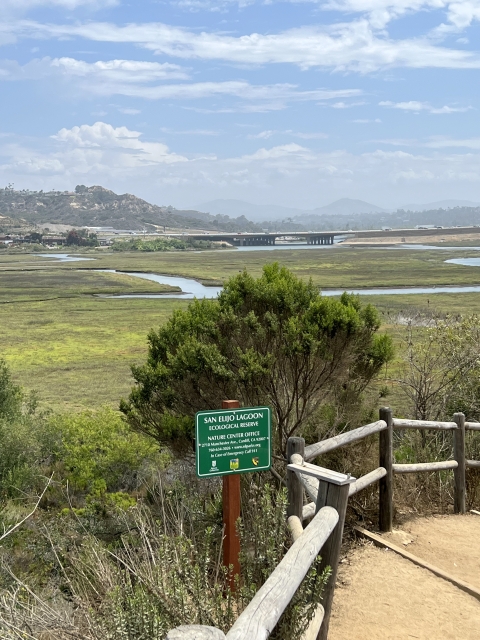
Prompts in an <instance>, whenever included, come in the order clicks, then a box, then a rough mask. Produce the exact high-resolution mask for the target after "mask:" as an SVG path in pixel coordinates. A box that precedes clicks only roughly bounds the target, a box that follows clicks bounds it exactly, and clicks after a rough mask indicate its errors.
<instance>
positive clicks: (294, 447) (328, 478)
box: [166, 408, 480, 640]
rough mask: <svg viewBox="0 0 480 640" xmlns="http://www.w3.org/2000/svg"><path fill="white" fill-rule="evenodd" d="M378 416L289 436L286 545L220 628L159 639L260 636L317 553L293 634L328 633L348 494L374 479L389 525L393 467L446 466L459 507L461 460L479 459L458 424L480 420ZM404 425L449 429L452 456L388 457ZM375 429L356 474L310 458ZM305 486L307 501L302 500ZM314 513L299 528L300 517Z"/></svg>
mask: <svg viewBox="0 0 480 640" xmlns="http://www.w3.org/2000/svg"><path fill="white" fill-rule="evenodd" d="M379 418H380V419H379V420H378V421H376V422H373V423H372V424H368V425H365V426H363V427H359V428H358V429H353V430H352V431H347V432H345V433H342V434H340V435H337V436H334V437H333V438H328V439H327V440H323V441H322V442H317V443H316V444H312V445H309V446H307V447H306V446H305V441H304V440H303V438H295V437H294V438H289V440H288V444H287V487H288V510H287V516H288V524H289V527H290V530H291V532H292V536H293V540H294V542H293V545H292V546H291V548H290V549H289V550H288V552H287V553H286V555H285V557H284V558H283V560H282V561H281V562H280V564H279V565H278V566H277V567H276V568H275V570H274V571H273V573H272V574H271V575H270V577H269V578H268V579H267V581H266V582H265V584H264V585H263V586H262V587H261V588H260V589H259V591H258V592H257V594H256V595H255V597H254V598H253V600H252V601H251V602H250V604H249V605H248V606H247V607H246V609H245V610H244V611H243V612H242V613H241V614H240V616H239V617H238V619H237V621H236V622H235V624H234V625H233V627H232V628H231V629H230V631H228V633H227V634H226V635H225V634H224V633H223V632H222V631H220V630H219V629H215V628H213V627H203V626H198V625H188V626H181V627H177V628H176V629H173V630H172V631H170V632H169V634H168V635H167V639H166V640H221V639H223V640H266V639H267V638H268V637H269V635H270V633H271V632H272V630H273V629H274V627H275V625H276V624H277V622H278V620H279V619H280V617H281V615H282V613H283V612H284V610H285V609H286V608H287V606H288V605H289V603H290V601H291V599H292V598H293V596H294V595H295V592H296V591H297V589H298V587H299V586H300V584H301V583H302V580H303V579H304V577H305V576H306V574H307V572H308V570H309V569H310V567H311V566H312V564H313V562H314V561H315V559H316V558H317V556H318V554H321V564H320V570H322V569H323V568H325V567H330V568H331V574H330V577H329V579H328V581H327V583H326V586H325V590H324V593H323V598H322V605H321V606H319V608H318V610H317V612H316V615H315V617H314V618H313V620H312V621H311V623H310V625H309V628H308V629H307V631H306V632H305V633H304V635H303V637H302V638H301V639H300V640H327V638H328V628H329V622H330V613H331V608H332V602H333V593H334V589H335V582H336V576H337V569H338V563H339V558H340V549H341V544H342V536H343V526H344V522H345V513H346V509H347V504H348V498H349V497H350V496H353V495H355V494H356V493H358V492H359V491H362V490H363V489H365V488H366V487H368V486H370V485H371V484H373V483H376V482H378V483H379V529H380V531H384V532H387V531H391V529H392V520H393V479H394V475H395V474H397V473H419V472H425V471H428V472H432V471H444V470H453V473H454V505H453V506H454V512H455V513H465V510H466V504H465V503H466V483H465V473H466V469H467V468H478V469H480V461H476V460H467V459H466V457H465V431H468V430H472V431H480V423H476V422H466V421H465V416H464V415H463V413H456V414H455V415H454V416H453V421H452V422H433V421H425V420H402V419H396V418H394V417H393V413H392V410H391V409H389V408H383V409H380V416H379ZM405 429H433V430H441V431H452V433H453V447H452V459H451V460H445V461H442V462H425V463H418V464H395V463H394V462H393V432H394V430H405ZM376 433H378V434H379V466H378V467H377V468H376V469H374V470H373V471H371V472H370V473H367V474H366V475H364V476H362V477H361V478H359V479H358V480H357V479H355V478H354V477H352V476H351V475H350V474H342V473H338V472H336V471H332V470H330V469H325V468H323V467H319V466H317V465H314V464H311V461H312V460H314V459H315V458H317V457H318V456H319V455H322V454H325V453H328V452H330V451H334V450H335V449H338V448H340V447H343V446H346V445H348V444H351V443H353V442H358V441H359V440H362V439H363V438H366V437H368V436H371V435H373V434H376ZM305 494H306V495H307V496H308V497H309V499H310V500H311V502H309V503H307V504H305V497H304V496H305ZM310 518H313V519H312V520H311V522H310V523H309V524H308V525H307V526H306V527H305V529H304V528H303V522H304V521H305V520H309V519H310Z"/></svg>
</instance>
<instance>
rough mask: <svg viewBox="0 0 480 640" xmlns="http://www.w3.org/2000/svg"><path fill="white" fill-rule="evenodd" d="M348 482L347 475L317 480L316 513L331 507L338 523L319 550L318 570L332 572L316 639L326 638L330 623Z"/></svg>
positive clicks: (323, 639)
mask: <svg viewBox="0 0 480 640" xmlns="http://www.w3.org/2000/svg"><path fill="white" fill-rule="evenodd" d="M350 484H351V480H350V479H349V478H348V477H347V476H345V480H343V481H341V482H340V483H339V484H333V483H332V482H327V481H325V480H319V484H318V497H317V505H316V513H318V511H319V510H320V509H322V508H323V507H333V508H334V509H335V510H336V511H337V513H338V523H337V526H336V527H335V529H334V530H333V531H332V533H331V534H330V537H329V538H328V540H327V542H326V543H325V544H324V545H323V549H322V551H321V562H320V571H323V570H324V569H325V567H330V568H331V570H332V573H331V575H330V577H329V579H328V581H327V584H326V585H325V589H324V591H323V598H322V605H323V608H324V609H325V615H324V617H323V622H322V626H321V627H320V631H319V632H318V636H317V640H327V638H328V627H329V624H330V614H331V612H332V603H333V594H334V591H335V583H336V581H337V571H338V563H339V560H340V549H341V547H342V538H343V526H344V524H345V513H346V511H347V504H348V490H349V488H350Z"/></svg>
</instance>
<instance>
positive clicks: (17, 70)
mask: <svg viewBox="0 0 480 640" xmlns="http://www.w3.org/2000/svg"><path fill="white" fill-rule="evenodd" d="M45 77H53V78H55V77H58V78H61V79H62V80H66V81H69V82H71V83H73V87H74V90H76V91H77V92H80V93H82V94H85V93H89V94H95V95H101V96H110V95H124V96H129V97H135V98H144V99H148V100H199V99H203V98H212V97H234V98H237V99H239V100H242V101H249V102H252V103H255V104H252V105H249V106H248V107H242V110H244V111H247V110H248V111H256V112H262V111H272V110H279V109H283V108H285V106H286V104H287V103H288V102H299V101H300V102H305V101H317V100H324V101H325V100H336V99H339V98H353V97H355V96H358V95H360V94H361V93H362V91H361V90H359V89H335V90H331V89H314V90H308V91H301V90H299V89H298V87H297V86H296V85H293V84H287V83H284V84H273V85H252V84H250V83H249V82H246V81H245V80H229V81H225V82H192V83H172V82H170V83H166V84H161V85H160V84H157V82H158V81H163V80H175V79H185V78H188V75H187V74H186V72H185V70H183V69H182V68H181V67H179V66H178V65H175V64H169V63H158V62H144V61H138V60H108V61H101V60H99V61H97V62H93V63H88V62H85V61H83V60H76V59H74V58H53V59H51V58H48V57H46V58H42V59H36V60H32V61H30V62H28V63H27V64H25V65H23V66H20V65H19V64H18V63H17V62H16V61H13V60H0V81H1V80H39V79H43V78H45ZM232 110H237V109H231V108H230V109H228V110H227V111H232Z"/></svg>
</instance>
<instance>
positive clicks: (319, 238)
mask: <svg viewBox="0 0 480 640" xmlns="http://www.w3.org/2000/svg"><path fill="white" fill-rule="evenodd" d="M465 233H476V234H478V233H480V227H479V226H470V227H428V228H425V227H424V228H422V229H365V230H361V231H352V230H351V229H349V230H348V231H268V232H267V231H266V232H264V233H258V232H257V233H227V232H209V231H204V232H201V233H198V232H197V233H168V232H167V233H165V234H161V235H166V236H169V237H172V238H183V239H189V238H190V239H192V240H214V241H218V242H222V241H223V242H229V243H230V244H232V245H235V246H238V247H247V246H262V245H264V246H271V245H274V244H275V243H276V241H277V240H278V239H282V240H284V241H285V242H289V241H290V242H292V241H295V240H296V241H303V242H305V241H306V242H307V244H315V245H332V244H333V243H334V239H335V238H340V237H342V238H346V237H353V236H355V237H357V238H362V237H364V238H365V239H367V238H382V237H398V236H403V237H404V238H405V240H406V239H407V238H408V237H411V236H432V235H435V236H438V235H446V236H448V235H457V234H459V235H460V234H465ZM402 240H403V238H402Z"/></svg>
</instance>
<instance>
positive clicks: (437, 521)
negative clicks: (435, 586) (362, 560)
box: [384, 515, 480, 589]
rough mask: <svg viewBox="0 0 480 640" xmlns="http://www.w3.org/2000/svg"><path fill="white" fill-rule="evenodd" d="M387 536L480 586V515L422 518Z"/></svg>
mask: <svg viewBox="0 0 480 640" xmlns="http://www.w3.org/2000/svg"><path fill="white" fill-rule="evenodd" d="M384 537H386V538H387V539H388V540H390V541H391V542H393V543H394V544H397V545H398V546H405V549H406V550H407V551H409V552H410V553H413V554H414V555H415V556H418V557H419V558H422V559H423V560H426V561H427V562H431V563H432V564H434V565H435V566H437V567H439V568H440V569H444V571H447V572H448V573H451V574H452V575H453V576H455V577H457V578H460V579H461V580H465V582H468V583H469V584H471V585H473V586H474V587H478V588H479V589H480V516H475V515H465V516H453V515H449V516H435V517H431V518H419V519H418V520H412V521H410V522H408V523H406V524H404V525H402V527H401V529H400V530H397V531H393V532H392V533H389V534H388V535H385V536H384ZM410 541H411V542H410Z"/></svg>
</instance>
